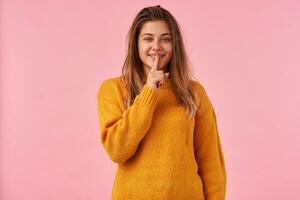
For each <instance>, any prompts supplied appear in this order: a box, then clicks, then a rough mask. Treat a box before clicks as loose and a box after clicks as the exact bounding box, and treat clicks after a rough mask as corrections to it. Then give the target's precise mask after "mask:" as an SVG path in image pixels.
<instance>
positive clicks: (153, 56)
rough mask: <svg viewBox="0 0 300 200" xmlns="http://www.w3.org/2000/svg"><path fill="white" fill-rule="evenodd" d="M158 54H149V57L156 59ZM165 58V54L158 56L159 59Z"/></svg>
mask: <svg viewBox="0 0 300 200" xmlns="http://www.w3.org/2000/svg"><path fill="white" fill-rule="evenodd" d="M155 55H156V54H148V56H150V57H151V58H155ZM164 56H165V54H158V57H159V58H163V57H164Z"/></svg>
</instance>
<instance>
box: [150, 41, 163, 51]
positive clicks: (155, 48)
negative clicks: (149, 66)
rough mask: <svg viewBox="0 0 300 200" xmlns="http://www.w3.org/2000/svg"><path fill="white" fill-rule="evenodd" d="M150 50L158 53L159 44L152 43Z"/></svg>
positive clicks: (157, 42)
mask: <svg viewBox="0 0 300 200" xmlns="http://www.w3.org/2000/svg"><path fill="white" fill-rule="evenodd" d="M152 50H153V51H154V52H158V51H160V50H161V46H160V42H159V41H158V40H156V42H154V44H153V47H152Z"/></svg>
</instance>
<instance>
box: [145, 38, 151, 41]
mask: <svg viewBox="0 0 300 200" xmlns="http://www.w3.org/2000/svg"><path fill="white" fill-rule="evenodd" d="M144 40H146V41H150V40H152V38H150V37H146V38H144Z"/></svg>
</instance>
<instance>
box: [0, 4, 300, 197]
mask: <svg viewBox="0 0 300 200" xmlns="http://www.w3.org/2000/svg"><path fill="white" fill-rule="evenodd" d="M157 4H160V5H161V6H163V7H165V8H167V9H168V10H169V11H171V13H173V15H174V16H175V18H176V19H177V20H178V22H179V24H180V25H181V27H182V31H183V36H184V40H185V43H186V47H187V50H188V53H189V56H190V59H191V62H192V64H193V71H194V73H195V75H196V77H198V80H199V81H200V82H201V83H202V84H203V85H204V86H205V88H206V90H207V92H208V95H209V97H210V98H211V100H212V102H213V105H214V107H215V110H216V113H217V117H218V126H219V131H220V136H221V139H222V144H223V150H224V154H225V161H226V167H227V175H228V182H227V183H228V185H227V199H228V200H253V199H255V200H266V199H272V200H282V199H296V198H297V197H298V196H299V195H297V193H298V192H299V189H300V184H299V182H300V173H299V168H300V164H299V161H300V156H299V152H300V145H299V144H300V136H299V135H300V128H299V123H300V120H299V119H300V114H299V110H300V105H299V103H300V94H299V91H300V90H299V86H300V80H299V77H300V76H299V72H300V68H299V66H300V53H299V52H300V39H299V35H300V1H297V0H294V1H293V0H289V1H286V0H285V1H284V0H281V1H280V0H278V1H274V0H252V1H250V0H249V1H240V0H229V1H209V2H208V1H188V0H185V1H181V2H179V1H178V2H177V3H174V1H152V2H150V1H127V2H123V1H120V2H114V1H110V3H109V2H108V1H95V0H94V1H89V2H86V3H83V1H74V0H72V1H71V0H60V1H58V0H56V1H53V0H51V1H50V0H44V1H21V0H19V1H18V0H2V1H1V12H0V13H1V27H0V28H1V32H0V37H1V40H0V43H1V45H0V47H1V48H0V53H1V71H0V76H1V77H0V81H1V82H0V84H1V88H0V89H1V90H0V91H1V93H0V94H1V101H0V106H1V107H0V114H1V116H0V117H1V124H0V125H1V126H0V127H1V129H0V130H1V135H0V148H1V157H0V158H1V160H0V164H1V165H0V173H1V174H0V176H1V178H0V199H1V200H20V199H22V200H40V199H44V200H50V199H51V200H52V199H72V200H106V199H109V197H110V193H111V188H112V184H113V178H114V170H115V167H116V166H115V164H114V163H113V162H112V161H111V160H109V158H108V156H107V154H106V153H105V151H104V149H103V147H102V146H101V144H100V137H99V133H100V132H99V124H98V113H97V99H96V95H97V92H98V88H99V86H100V84H101V83H102V81H103V80H105V79H107V78H110V77H113V76H118V75H119V74H120V72H121V66H122V64H123V60H124V55H125V37H126V34H127V31H128V29H129V26H130V24H131V22H132V20H133V17H134V16H135V15H136V14H137V12H138V11H139V10H140V9H141V8H143V7H145V6H150V5H157Z"/></svg>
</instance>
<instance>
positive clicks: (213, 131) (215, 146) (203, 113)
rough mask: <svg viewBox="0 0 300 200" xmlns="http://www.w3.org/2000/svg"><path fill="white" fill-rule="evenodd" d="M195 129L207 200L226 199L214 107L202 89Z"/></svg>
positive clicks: (196, 152) (200, 172) (223, 169)
mask: <svg viewBox="0 0 300 200" xmlns="http://www.w3.org/2000/svg"><path fill="white" fill-rule="evenodd" d="M201 93H202V94H201V98H200V100H201V101H200V107H199V108H200V113H198V112H197V114H196V118H195V129H194V147H195V148H194V150H195V158H196V161H197V163H198V173H199V175H200V177H201V179H202V182H203V190H204V196H205V199H206V200H224V199H225V194H226V171H225V162H224V156H223V150H222V146H221V141H220V137H219V133H218V128H217V119H216V114H215V111H214V108H213V106H212V104H211V102H210V100H209V98H208V97H207V95H206V93H205V91H204V89H202V92H201Z"/></svg>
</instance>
